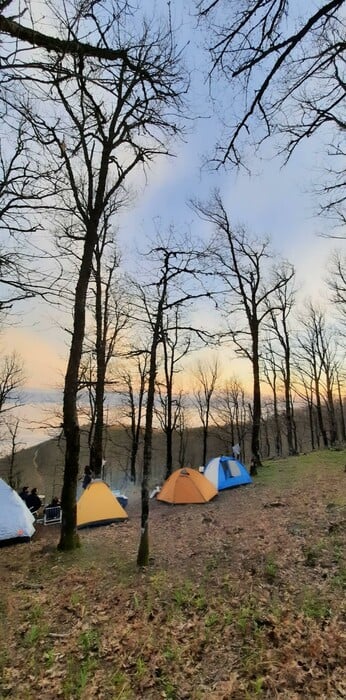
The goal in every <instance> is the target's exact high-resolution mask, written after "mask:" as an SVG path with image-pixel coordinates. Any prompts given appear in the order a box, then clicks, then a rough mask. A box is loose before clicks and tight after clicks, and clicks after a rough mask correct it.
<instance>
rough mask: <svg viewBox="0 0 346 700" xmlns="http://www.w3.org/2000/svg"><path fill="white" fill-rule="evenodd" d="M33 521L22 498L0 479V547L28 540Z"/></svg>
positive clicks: (33, 529)
mask: <svg viewBox="0 0 346 700" xmlns="http://www.w3.org/2000/svg"><path fill="white" fill-rule="evenodd" d="M34 522H35V518H34V516H33V514H32V513H30V510H29V508H27V506H26V504H25V502H24V501H23V499H22V498H21V497H20V496H19V495H18V493H17V492H16V491H14V489H12V488H11V486H9V485H8V484H7V483H6V481H3V479H0V547H4V546H5V545H10V544H18V543H20V542H29V541H30V538H31V537H32V536H33V534H34V532H35V528H34V526H33V523H34Z"/></svg>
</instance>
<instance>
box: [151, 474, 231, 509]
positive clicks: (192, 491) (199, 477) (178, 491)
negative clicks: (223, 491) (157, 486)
mask: <svg viewBox="0 0 346 700" xmlns="http://www.w3.org/2000/svg"><path fill="white" fill-rule="evenodd" d="M215 496H217V490H216V489H215V487H214V486H212V484H211V483H210V482H209V481H208V480H207V479H206V478H205V477H204V476H203V474H200V473H199V472H198V471H196V470H195V469H188V468H186V467H183V468H182V469H177V470H176V471H174V472H173V474H171V476H169V477H168V479H166V481H165V483H164V484H163V486H162V489H161V491H160V492H159V493H158V494H157V496H156V500H157V501H164V502H165V503H176V504H178V503H179V504H188V503H207V502H208V501H211V499H212V498H214V497H215Z"/></svg>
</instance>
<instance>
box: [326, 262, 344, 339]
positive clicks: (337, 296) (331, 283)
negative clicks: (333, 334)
mask: <svg viewBox="0 0 346 700" xmlns="http://www.w3.org/2000/svg"><path fill="white" fill-rule="evenodd" d="M327 285H328V287H329V290H330V292H331V301H332V303H333V304H335V305H336V309H337V311H338V313H339V317H340V319H341V322H342V326H343V328H342V332H343V333H344V334H345V330H344V326H345V325H346V254H345V253H342V252H341V251H335V252H334V253H333V255H332V256H331V259H330V264H329V270H328V278H327Z"/></svg>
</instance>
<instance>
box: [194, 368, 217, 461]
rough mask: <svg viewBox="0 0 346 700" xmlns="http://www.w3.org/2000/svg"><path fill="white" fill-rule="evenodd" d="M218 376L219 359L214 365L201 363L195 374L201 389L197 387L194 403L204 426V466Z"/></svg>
mask: <svg viewBox="0 0 346 700" xmlns="http://www.w3.org/2000/svg"><path fill="white" fill-rule="evenodd" d="M218 374H219V367H218V362H217V359H215V360H214V362H213V363H209V364H206V365H203V364H202V363H201V362H199V363H198V367H197V371H196V372H195V377H196V379H197V382H198V385H199V387H197V388H196V389H195V391H194V399H193V401H194V404H195V407H196V409H197V413H198V417H199V419H200V421H201V424H202V435H203V438H202V464H203V465H204V466H205V465H206V463H207V453H208V436H209V425H210V419H211V408H212V397H213V394H214V391H215V389H216V383H217V379H218Z"/></svg>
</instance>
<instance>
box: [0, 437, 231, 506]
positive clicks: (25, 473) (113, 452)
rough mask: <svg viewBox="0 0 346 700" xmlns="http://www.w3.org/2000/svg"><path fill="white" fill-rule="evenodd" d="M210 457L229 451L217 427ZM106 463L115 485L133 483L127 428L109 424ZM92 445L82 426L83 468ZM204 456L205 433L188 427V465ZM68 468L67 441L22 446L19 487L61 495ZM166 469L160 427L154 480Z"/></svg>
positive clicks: (4, 465)
mask: <svg viewBox="0 0 346 700" xmlns="http://www.w3.org/2000/svg"><path fill="white" fill-rule="evenodd" d="M208 445H209V455H210V458H211V457H213V456H215V455H217V454H222V453H225V449H226V445H225V442H224V441H222V440H221V439H220V437H219V435H218V433H217V431H216V430H211V431H210V438H209V443H208ZM173 447H174V457H175V466H176V467H178V444H177V440H176V438H175V441H174V443H173ZM105 450H106V467H105V475H104V476H105V478H106V480H107V481H108V483H109V484H110V486H111V487H112V488H122V489H123V488H126V487H129V484H130V482H129V454H130V441H129V437H128V435H127V433H126V431H125V430H124V429H123V428H117V427H113V428H109V429H108V433H107V437H106V448H105ZM142 455H143V447H142V446H140V449H139V453H138V465H137V470H138V478H139V479H140V477H141V466H142ZM88 460H89V457H88V449H87V437H86V432H85V431H83V430H82V435H81V455H80V471H81V475H82V472H83V467H84V465H85V464H88ZM201 460H202V435H201V430H200V429H198V428H192V429H190V430H189V431H188V440H187V449H186V464H185V466H199V464H201ZM63 470H64V441H63V440H60V441H58V440H54V439H51V440H47V441H45V442H42V443H40V444H38V445H35V446H34V447H30V448H28V449H25V450H21V451H19V452H18V453H17V455H16V463H15V470H14V471H15V475H16V479H17V483H18V487H19V486H20V485H23V484H27V485H29V487H30V488H32V486H37V488H38V489H39V491H40V493H42V494H46V495H47V496H48V498H49V499H50V498H51V497H52V496H53V495H59V494H60V492H61V487H62V483H63ZM164 471H165V440H164V435H163V433H162V432H160V431H158V430H157V431H154V434H153V460H152V479H151V480H152V483H153V484H155V483H157V482H158V481H159V482H160V481H161V480H162V478H163V475H164ZM7 473H8V459H6V458H4V459H2V460H0V476H3V477H4V478H6V477H7Z"/></svg>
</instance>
